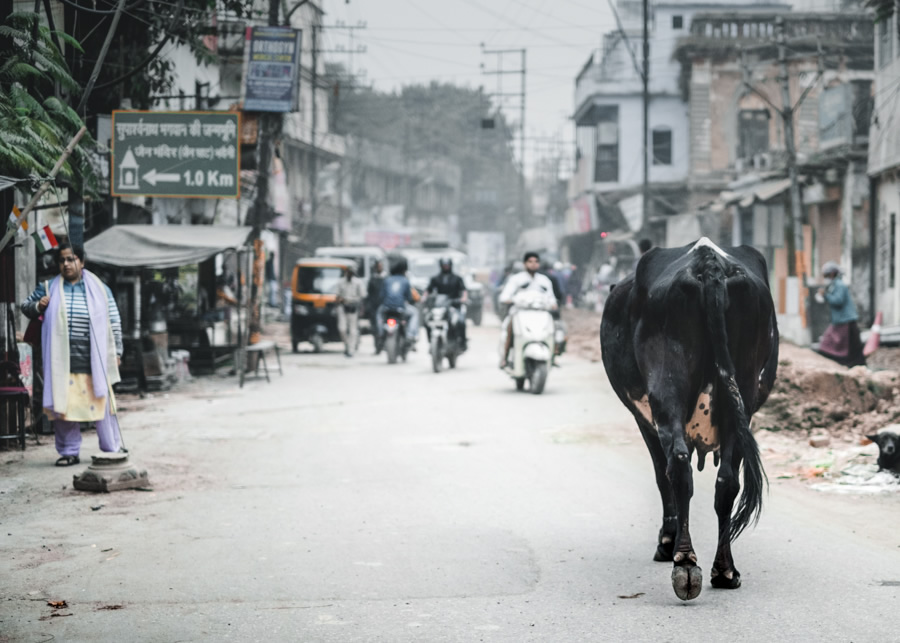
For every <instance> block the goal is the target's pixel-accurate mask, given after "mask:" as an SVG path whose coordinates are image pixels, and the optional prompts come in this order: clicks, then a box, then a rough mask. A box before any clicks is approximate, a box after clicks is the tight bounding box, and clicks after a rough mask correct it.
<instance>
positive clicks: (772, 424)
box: [563, 309, 900, 442]
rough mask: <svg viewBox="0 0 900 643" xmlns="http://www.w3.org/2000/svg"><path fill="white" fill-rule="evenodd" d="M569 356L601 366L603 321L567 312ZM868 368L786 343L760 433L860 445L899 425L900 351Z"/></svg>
mask: <svg viewBox="0 0 900 643" xmlns="http://www.w3.org/2000/svg"><path fill="white" fill-rule="evenodd" d="M563 320H564V321H565V322H566V325H567V328H568V334H569V351H571V352H572V353H574V354H578V355H580V356H582V357H584V358H587V359H589V360H591V361H594V362H599V361H600V315H599V314H598V313H595V312H592V311H587V310H581V309H565V310H563ZM869 364H870V367H873V368H876V369H878V368H880V369H886V370H872V369H871V368H867V367H864V366H858V367H856V368H852V369H846V368H844V367H843V366H840V365H839V364H836V363H835V362H832V361H831V360H829V359H826V358H825V357H822V356H821V355H819V354H817V353H815V352H813V351H812V350H810V349H808V348H801V347H799V346H795V345H794V344H791V343H789V342H782V343H781V347H780V355H779V362H778V378H777V380H776V382H775V389H774V390H773V391H772V394H771V395H770V396H769V400H768V402H766V404H765V406H764V407H763V408H762V409H761V410H760V411H759V412H758V413H757V414H756V415H755V416H754V418H753V427H754V429H755V430H761V429H765V430H768V431H778V432H780V431H789V432H795V433H799V434H801V435H802V436H803V437H804V438H805V437H807V436H809V435H810V434H812V433H819V432H826V433H828V434H829V435H830V436H831V437H832V438H842V439H847V440H851V441H854V442H856V441H858V439H859V438H861V437H862V436H864V435H866V433H874V432H876V431H877V430H878V429H880V428H882V427H884V426H886V425H888V424H892V423H895V422H898V421H900V349H897V348H888V347H884V348H880V349H879V350H878V351H877V352H876V353H875V354H874V355H873V356H872V358H870V360H869Z"/></svg>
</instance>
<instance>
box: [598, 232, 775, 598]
mask: <svg viewBox="0 0 900 643" xmlns="http://www.w3.org/2000/svg"><path fill="white" fill-rule="evenodd" d="M600 343H601V345H602V350H603V365H604V366H605V367H606V373H607V375H608V376H609V380H610V382H611V383H612V386H613V389H615V391H616V394H617V395H618V396H619V399H620V400H622V403H623V404H624V405H625V406H626V407H627V408H628V409H629V410H630V411H631V413H632V414H633V415H634V418H635V420H637V423H638V427H640V430H641V435H642V436H643V437H644V442H645V443H646V444H647V448H648V449H650V456H651V457H652V459H653V466H654V467H655V468H656V483H657V485H658V486H659V492H660V495H661V496H662V503H663V524H662V529H660V531H659V541H658V545H657V548H656V554H655V556H654V560H658V561H674V569H673V570H672V587H673V588H674V590H675V594H677V595H678V597H679V598H680V599H682V600H689V599H692V598H696V597H697V596H698V595H699V594H700V589H701V585H702V574H701V570H700V568H699V567H698V566H697V555H696V554H695V553H694V548H693V546H692V545H691V534H690V531H689V529H688V524H689V520H688V518H689V513H690V500H691V496H692V495H693V492H694V487H693V479H692V470H691V456H692V455H693V452H694V451H695V450H696V451H697V469H698V470H701V471H702V470H703V465H704V462H705V459H706V455H707V454H708V453H709V452H713V453H714V461H715V465H716V466H718V467H719V474H718V477H717V478H716V499H715V508H716V514H717V515H718V518H719V539H718V548H717V551H716V558H715V561H714V562H713V569H712V585H713V587H721V588H728V589H735V588H737V587H740V584H741V575H740V573H739V572H738V570H737V569H736V568H735V566H734V561H733V559H732V557H731V542H732V541H733V540H735V539H736V538H737V537H738V535H740V533H741V532H742V531H743V530H744V529H745V528H746V527H747V526H748V525H749V524H750V523H751V522H752V523H755V522H756V521H757V520H759V513H760V510H761V508H762V494H763V488H764V484H765V482H764V481H765V473H764V472H763V468H762V462H761V460H760V456H759V449H758V448H757V445H756V440H755V439H754V438H753V434H752V433H751V431H750V418H751V416H752V415H753V413H755V412H756V411H757V410H758V409H759V407H760V406H762V404H763V402H765V401H766V398H767V397H768V396H769V392H770V391H771V390H772V385H773V384H774V383H775V370H776V368H777V365H778V327H777V324H776V321H775V309H774V305H773V303H772V295H771V294H770V292H769V285H768V278H767V271H766V262H765V259H764V258H763V257H762V255H761V254H760V253H759V252H757V251H756V250H754V249H753V248H750V247H747V246H740V247H738V248H724V249H723V248H719V247H717V246H716V245H715V244H714V243H712V242H711V241H710V240H709V239H707V238H705V237H704V238H702V239H700V240H699V241H697V242H696V243H695V244H692V245H687V246H684V247H683V248H671V249H661V248H655V249H653V250H651V251H650V252H648V253H647V254H646V255H644V256H643V257H642V258H641V260H640V262H639V263H638V265H637V270H636V272H635V274H634V275H632V276H630V277H628V278H626V279H625V280H624V281H622V282H621V283H619V284H618V285H617V286H616V287H615V289H614V290H613V291H612V293H611V294H610V296H609V298H608V299H607V301H606V306H605V308H604V311H603V321H602V323H601V326H600ZM720 463H721V464H720ZM742 465H743V487H744V488H743V493H742V494H741V498H740V500H739V501H738V505H737V510H736V511H735V513H734V515H733V516H732V513H731V512H732V509H733V507H734V502H735V499H736V498H737V495H738V491H740V490H741V483H740V481H739V479H738V472H739V471H740V469H741V466H742Z"/></svg>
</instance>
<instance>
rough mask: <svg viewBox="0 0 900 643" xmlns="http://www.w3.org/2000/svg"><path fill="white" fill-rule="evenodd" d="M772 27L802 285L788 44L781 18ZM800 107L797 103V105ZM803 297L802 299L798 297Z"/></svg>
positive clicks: (796, 261)
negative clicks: (774, 34)
mask: <svg viewBox="0 0 900 643" xmlns="http://www.w3.org/2000/svg"><path fill="white" fill-rule="evenodd" d="M775 30H776V33H777V42H778V82H780V83H781V103H782V108H781V118H782V120H783V121H784V149H785V151H786V152H787V170H788V179H790V182H791V187H790V194H791V227H792V228H793V231H794V262H793V263H794V266H793V268H794V270H793V273H794V275H796V276H797V277H798V279H799V280H800V285H801V286H802V285H803V281H804V280H803V276H804V273H805V272H806V261H805V258H804V257H805V253H804V252H803V209H802V205H801V203H800V185H799V184H798V182H797V150H796V148H795V144H794V107H793V105H792V104H791V83H790V76H789V75H788V66H787V47H786V45H785V34H784V18H782V17H781V16H778V17H777V18H776V19H775ZM797 106H798V107H799V103H798V105H797ZM801 300H802V298H801Z"/></svg>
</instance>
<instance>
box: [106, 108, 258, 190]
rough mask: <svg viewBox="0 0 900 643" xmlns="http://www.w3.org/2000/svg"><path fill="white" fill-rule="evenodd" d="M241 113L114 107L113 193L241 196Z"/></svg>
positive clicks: (112, 148)
mask: <svg viewBox="0 0 900 643" xmlns="http://www.w3.org/2000/svg"><path fill="white" fill-rule="evenodd" d="M239 132H240V122H239V115H238V114H236V113H234V112H133V111H115V112H113V116H112V143H111V145H110V166H111V171H110V177H111V178H110V186H111V192H112V194H113V196H170V197H200V198H233V199H234V198H237V197H239V196H240V181H239V180H238V168H239V167H240V145H239V144H238V134H239Z"/></svg>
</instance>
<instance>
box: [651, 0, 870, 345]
mask: <svg viewBox="0 0 900 643" xmlns="http://www.w3.org/2000/svg"><path fill="white" fill-rule="evenodd" d="M871 33H872V19H871V17H870V16H868V15H866V14H864V13H859V12H855V13H854V12H844V13H830V14H809V13H784V12H781V11H779V12H755V13H740V14H737V15H736V14H734V13H732V12H704V13H699V14H697V15H695V16H694V20H693V22H692V25H691V30H690V34H689V35H688V36H687V37H685V38H682V39H681V40H680V41H679V43H678V45H677V47H676V51H675V55H676V57H677V58H678V60H679V61H680V62H681V69H682V72H681V87H682V89H683V91H684V95H685V98H686V100H687V103H688V110H689V115H690V124H691V140H692V141H693V144H692V146H691V153H690V171H689V176H688V184H689V186H690V187H691V190H692V192H693V193H694V194H695V195H700V194H705V195H706V197H705V199H702V200H701V201H700V202H701V203H702V201H703V200H707V201H708V200H709V196H711V195H715V197H716V198H714V199H713V201H712V202H711V204H709V205H708V207H700V208H695V209H693V210H686V212H685V214H683V215H682V216H679V217H673V218H671V219H670V220H669V224H670V225H669V226H668V228H669V229H668V231H667V240H668V241H669V245H680V244H681V243H685V242H687V241H689V240H690V238H693V237H695V236H696V235H697V234H698V233H701V232H702V233H703V234H707V235H708V236H712V237H713V238H717V239H718V240H719V241H721V242H722V243H724V244H728V245H739V244H749V245H753V246H755V247H756V248H758V249H759V250H760V251H761V252H762V253H763V254H764V255H765V256H766V259H767V262H768V265H769V269H770V283H771V285H772V289H773V296H774V297H775V301H776V304H777V307H778V312H779V313H780V314H781V315H782V317H781V318H780V322H779V323H780V327H781V329H782V332H783V333H784V334H786V335H789V336H790V337H792V338H794V339H795V340H797V341H808V340H809V339H815V338H816V337H817V336H818V333H819V331H820V330H824V329H823V328H822V329H820V328H818V327H816V326H817V324H816V323H813V324H812V326H813V328H810V325H809V324H808V322H809V321H810V319H812V317H813V316H807V315H806V312H805V311H806V309H807V307H808V306H810V305H812V304H811V302H810V301H809V291H808V288H809V287H810V286H813V287H814V286H815V285H816V284H817V283H818V281H819V275H818V272H819V267H820V266H821V265H822V264H823V263H824V262H825V261H829V260H831V261H837V262H839V263H841V264H842V265H843V266H844V268H845V270H846V272H847V278H848V280H850V281H855V282H856V283H855V288H854V292H855V293H856V294H857V305H858V307H859V308H860V309H861V312H862V313H863V318H866V317H867V315H866V313H867V312H868V310H869V306H868V298H867V297H866V296H865V293H866V292H867V290H868V289H867V285H868V281H869V274H870V270H869V266H870V262H869V257H868V253H867V249H868V227H869V225H868V212H869V207H868V194H867V190H866V189H865V180H864V179H865V176H864V171H863V162H864V160H865V157H866V145H867V142H868V114H869V110H870V107H869V104H870V96H871V85H872V71H871V61H872V46H871ZM779 37H783V39H784V43H785V47H786V48H787V49H788V50H789V51H790V56H786V62H785V65H786V70H787V79H786V80H785V79H784V74H783V73H782V70H781V65H780V63H779V62H778V60H777V58H778V55H779V47H778V44H777V41H778V39H779ZM785 82H786V83H787V92H788V96H789V100H790V106H789V107H790V109H791V110H792V114H791V116H792V124H793V133H794V146H795V150H796V164H797V168H798V172H799V174H800V176H801V179H800V184H801V185H800V190H801V191H802V199H801V201H802V212H801V221H800V225H801V226H802V231H801V234H802V238H803V250H804V258H805V262H804V264H802V265H801V266H800V267H799V269H795V267H794V266H793V265H792V264H793V262H792V259H793V257H794V256H795V254H794V252H793V251H794V240H793V221H792V215H791V212H792V210H791V199H790V187H791V181H790V180H789V178H788V171H787V161H788V159H787V148H786V144H785V132H786V127H785V124H786V122H785V118H784V115H785V114H786V112H787V110H786V109H785V105H784V102H785V101H784V98H783V96H784V86H785ZM719 193H721V195H719ZM676 222H677V223H678V226H677V227H676V226H674V225H673V224H675V223H676ZM685 233H687V236H685ZM689 237H690V238H689ZM800 273H802V274H803V275H805V276H806V279H805V280H804V279H801V277H800V276H799V274H800ZM825 317H827V315H825ZM826 323H827V322H826Z"/></svg>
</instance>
